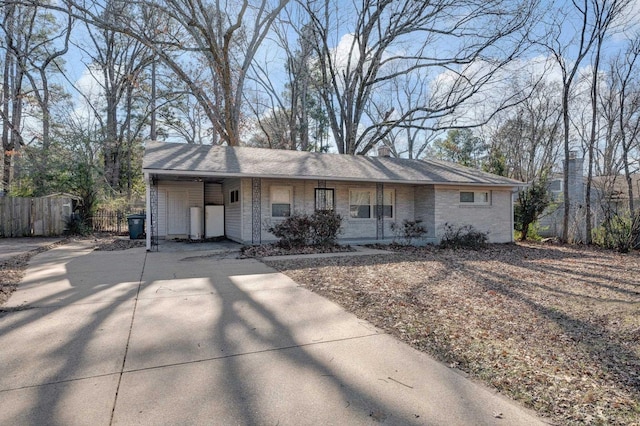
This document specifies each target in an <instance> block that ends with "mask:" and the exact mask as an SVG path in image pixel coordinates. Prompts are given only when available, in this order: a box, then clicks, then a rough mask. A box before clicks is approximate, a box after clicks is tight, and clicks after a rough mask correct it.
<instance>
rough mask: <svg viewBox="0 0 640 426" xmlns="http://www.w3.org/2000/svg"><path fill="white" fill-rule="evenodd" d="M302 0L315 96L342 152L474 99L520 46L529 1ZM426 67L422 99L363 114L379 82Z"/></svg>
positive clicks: (364, 149) (366, 147)
mask: <svg viewBox="0 0 640 426" xmlns="http://www.w3.org/2000/svg"><path fill="white" fill-rule="evenodd" d="M304 5H305V7H306V9H307V11H308V13H309V16H310V17H311V18H312V20H311V24H312V26H313V31H314V40H315V42H314V45H315V46H317V47H316V49H317V53H316V55H317V58H318V59H317V60H318V62H319V69H320V71H321V80H320V83H321V86H320V90H321V94H322V99H323V102H324V104H325V106H326V109H327V112H328V114H329V119H330V127H331V130H332V133H333V137H334V139H335V142H336V144H337V148H338V152H340V153H346V154H355V153H360V154H364V153H366V152H368V151H369V150H370V149H371V148H372V147H373V146H375V145H376V144H377V143H378V142H380V141H384V140H385V139H386V138H387V136H388V134H389V132H390V131H391V130H392V129H394V128H396V127H397V126H399V125H404V126H409V125H411V123H421V124H420V125H423V123H424V122H425V119H428V120H433V121H436V120H437V119H438V118H441V117H443V116H451V115H452V114H453V113H455V112H456V111H457V110H458V109H459V108H460V107H461V106H462V105H464V104H465V103H468V102H470V101H471V100H472V99H475V95H477V94H478V93H479V92H480V91H481V89H482V88H483V86H485V85H486V83H487V82H489V81H491V79H492V77H493V76H494V75H495V73H496V72H497V71H498V70H501V69H502V68H503V67H504V66H505V65H506V64H507V63H509V62H510V61H511V60H512V59H513V58H514V57H515V56H517V54H518V52H519V51H520V50H521V49H522V48H523V39H524V38H523V37H524V36H523V34H522V33H524V32H526V29H527V25H528V24H530V23H531V18H532V14H533V11H534V9H535V6H536V4H535V2H522V3H517V2H503V1H499V0H494V1H489V2H482V3H477V2H474V1H469V2H467V1H464V0H463V1H453V0H437V1H433V2H406V1H401V0H383V1H377V0H376V1H374V0H365V1H363V2H355V1H354V2H353V3H352V4H351V5H350V8H349V9H347V8H348V4H345V3H341V4H340V6H338V5H337V4H335V3H332V2H326V1H318V0H307V1H306V2H305V3H304ZM351 17H353V20H351V21H350V20H349V18H351ZM521 32H522V33H521ZM336 35H337V36H338V37H341V38H340V39H339V40H338V38H337V37H336ZM341 35H342V36H341ZM428 73H430V74H432V77H434V78H435V79H434V82H433V87H432V88H431V90H430V93H429V96H428V97H427V99H428V102H422V103H420V104H418V105H414V106H412V107H411V108H407V109H406V110H405V111H404V113H403V114H394V113H396V112H397V110H396V109H395V108H394V109H390V110H387V111H380V114H379V116H378V117H373V118H372V117H369V119H368V120H367V119H366V118H367V117H366V111H367V109H368V110H369V112H371V111H373V110H374V109H373V108H368V104H369V103H370V102H371V100H372V97H374V96H375V95H376V91H377V90H379V89H380V87H381V86H382V85H384V84H385V83H387V82H389V81H391V80H393V79H395V78H397V77H399V76H402V75H408V74H413V75H414V74H421V75H425V74H428ZM437 76H439V77H440V79H438V78H436V77H437ZM505 103H508V101H507V102H504V103H502V104H501V105H499V106H498V107H497V109H499V108H500V107H501V106H504V104H505ZM449 126H450V127H455V125H451V123H449Z"/></svg>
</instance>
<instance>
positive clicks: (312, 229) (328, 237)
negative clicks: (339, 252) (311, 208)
mask: <svg viewBox="0 0 640 426" xmlns="http://www.w3.org/2000/svg"><path fill="white" fill-rule="evenodd" d="M341 225H342V217H341V216H340V215H339V214H337V213H335V212H331V211H316V212H315V213H313V214H312V215H308V214H304V213H294V214H293V215H291V216H289V217H288V218H287V219H285V220H284V221H282V222H280V223H277V224H275V225H269V226H268V227H267V230H268V231H269V232H270V233H272V234H273V235H275V236H276V237H277V238H278V239H279V240H278V243H277V245H278V246H280V247H282V248H293V247H304V246H308V245H315V246H330V245H335V244H336V242H337V239H338V235H339V234H340V228H341Z"/></svg>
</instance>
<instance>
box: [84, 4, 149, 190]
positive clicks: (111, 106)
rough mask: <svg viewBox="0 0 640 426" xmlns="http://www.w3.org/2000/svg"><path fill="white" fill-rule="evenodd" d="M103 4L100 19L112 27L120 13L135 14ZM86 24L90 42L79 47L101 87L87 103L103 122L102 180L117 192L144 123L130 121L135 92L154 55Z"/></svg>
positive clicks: (124, 6)
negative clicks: (95, 98)
mask: <svg viewBox="0 0 640 426" xmlns="http://www.w3.org/2000/svg"><path fill="white" fill-rule="evenodd" d="M104 4H105V9H104V11H103V12H104V14H103V15H102V16H101V19H102V20H103V21H105V22H112V26H114V27H117V26H118V25H119V24H120V23H119V20H120V19H121V17H122V16H125V15H128V14H133V13H136V10H135V9H134V10H131V9H130V8H129V7H128V6H127V4H126V3H124V2H120V1H117V0H109V1H107V2H106V3H104ZM85 25H86V30H87V34H88V40H89V42H90V45H88V46H82V47H83V49H84V51H85V53H86V54H87V55H89V57H90V64H89V65H88V67H87V70H88V72H89V73H90V74H91V76H92V77H93V79H94V80H95V82H96V83H98V85H99V86H100V90H101V94H100V101H99V102H98V103H95V102H90V103H89V105H90V106H91V107H92V109H93V113H94V115H95V116H96V118H97V119H98V120H99V122H100V123H101V124H102V126H101V129H102V138H101V139H102V153H103V159H104V178H105V182H106V184H107V185H108V186H109V187H110V188H111V190H113V191H115V192H116V193H119V192H120V191H121V190H122V189H123V182H121V177H122V171H123V167H125V166H128V164H129V162H130V161H129V159H130V153H131V150H132V148H133V147H132V144H133V143H134V140H135V139H136V138H137V137H138V135H139V134H140V132H141V130H142V126H143V125H144V118H143V119H142V120H139V121H138V122H137V123H133V119H134V103H135V102H136V99H135V98H136V97H137V93H136V92H138V91H139V88H140V86H141V81H142V80H143V79H144V78H145V72H146V70H147V69H148V68H149V67H150V66H151V64H152V62H153V58H154V55H153V52H152V51H151V50H150V49H149V48H148V47H147V46H145V45H144V44H143V43H141V42H140V41H137V40H135V39H133V38H131V37H128V36H126V35H124V34H122V33H120V32H118V31H114V30H112V29H110V28H107V27H102V28H96V27H94V26H92V25H89V24H87V23H85ZM120 115H122V117H120ZM132 126H134V127H135V129H134V127H132ZM126 169H127V170H129V167H126ZM127 175H130V173H129V172H127ZM130 186H131V182H130V179H127V180H126V187H127V188H128V189H130Z"/></svg>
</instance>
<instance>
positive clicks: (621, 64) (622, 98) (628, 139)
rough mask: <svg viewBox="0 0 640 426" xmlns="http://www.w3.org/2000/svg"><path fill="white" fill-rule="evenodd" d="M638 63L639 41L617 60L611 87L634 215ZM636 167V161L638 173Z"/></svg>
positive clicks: (639, 107)
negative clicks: (633, 155) (614, 96)
mask: <svg viewBox="0 0 640 426" xmlns="http://www.w3.org/2000/svg"><path fill="white" fill-rule="evenodd" d="M639 60H640V38H637V37H636V38H635V39H634V40H632V41H631V42H630V43H629V46H628V48H627V51H626V52H625V54H624V56H622V57H617V58H616V59H615V60H614V62H613V64H612V66H611V68H610V75H611V77H612V84H611V86H612V87H614V88H617V92H618V96H617V101H618V110H619V113H618V131H619V138H620V144H621V146H622V164H623V168H624V176H625V180H626V183H627V195H628V197H629V212H631V213H633V212H635V205H634V197H635V194H634V188H633V181H632V173H633V172H634V170H632V168H631V162H632V161H631V158H630V152H631V149H632V146H633V145H634V144H635V145H636V146H637V145H638V139H639V136H640V81H639V80H638V77H637V74H638V62H639ZM637 167H638V164H637V162H636V170H635V172H637Z"/></svg>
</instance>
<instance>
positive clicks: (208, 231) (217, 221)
mask: <svg viewBox="0 0 640 426" xmlns="http://www.w3.org/2000/svg"><path fill="white" fill-rule="evenodd" d="M204 222H205V225H204V231H205V236H206V238H214V237H223V236H224V206H205V208H204Z"/></svg>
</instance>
